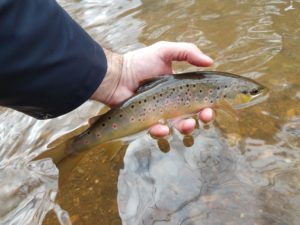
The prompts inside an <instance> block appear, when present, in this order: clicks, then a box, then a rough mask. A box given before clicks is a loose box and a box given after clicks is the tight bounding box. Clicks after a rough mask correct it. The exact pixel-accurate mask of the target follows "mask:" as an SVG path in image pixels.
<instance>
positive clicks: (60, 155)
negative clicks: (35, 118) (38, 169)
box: [33, 138, 74, 165]
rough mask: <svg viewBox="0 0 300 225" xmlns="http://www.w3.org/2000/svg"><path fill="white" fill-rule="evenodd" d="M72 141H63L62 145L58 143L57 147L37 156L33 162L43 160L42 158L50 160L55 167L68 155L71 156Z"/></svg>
mask: <svg viewBox="0 0 300 225" xmlns="http://www.w3.org/2000/svg"><path fill="white" fill-rule="evenodd" d="M73 140H74V138H71V139H69V140H67V141H64V142H63V143H60V144H59V145H57V146H55V147H52V148H50V149H48V150H46V151H44V152H42V153H41V154H40V155H38V156H37V157H36V158H34V159H33V160H39V159H43V158H52V160H53V162H54V163H55V164H56V165H57V164H58V163H59V162H61V161H62V160H63V159H65V158H66V157H67V156H68V155H70V154H72V152H73V149H72V143H73Z"/></svg>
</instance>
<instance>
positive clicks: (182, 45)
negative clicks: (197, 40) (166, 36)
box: [157, 41, 213, 66]
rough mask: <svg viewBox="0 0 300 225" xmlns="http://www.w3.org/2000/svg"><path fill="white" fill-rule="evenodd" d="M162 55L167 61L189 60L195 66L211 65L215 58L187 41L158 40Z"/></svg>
mask: <svg viewBox="0 0 300 225" xmlns="http://www.w3.org/2000/svg"><path fill="white" fill-rule="evenodd" d="M157 45H158V47H159V49H160V53H161V57H162V58H163V60H164V61H166V62H172V61H187V62H189V63H190V64H192V65H194V66H210V65H211V64H212V63H213V60H212V59H211V58H210V57H208V56H207V55H205V54H204V53H203V52H202V51H201V50H200V49H199V48H198V47H197V46H196V45H194V44H192V43H186V42H166V41H162V42H158V43H157Z"/></svg>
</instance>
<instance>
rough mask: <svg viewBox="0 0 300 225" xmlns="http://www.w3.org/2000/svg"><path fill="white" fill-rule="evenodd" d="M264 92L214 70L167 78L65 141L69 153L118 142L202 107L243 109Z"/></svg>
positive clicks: (252, 83)
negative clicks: (227, 106) (226, 106)
mask: <svg viewBox="0 0 300 225" xmlns="http://www.w3.org/2000/svg"><path fill="white" fill-rule="evenodd" d="M266 93H267V89H266V88H265V87H263V86H262V85H260V84H259V83H257V82H255V81H253V80H251V79H248V78H244V77H241V76H237V75H233V74H229V73H223V72H213V71H203V72H193V73H184V74H176V75H167V76H162V77H160V78H156V79H155V80H154V81H152V82H148V83H147V84H145V85H144V86H142V87H141V88H139V90H138V91H137V94H136V95H134V96H133V97H131V98H130V99H128V100H127V101H125V102H124V103H123V104H121V105H119V106H118V107H115V108H112V109H111V110H110V111H108V112H107V113H106V114H104V115H101V116H98V118H97V120H95V119H93V123H92V124H91V126H90V128H88V129H87V130H86V131H85V132H83V133H82V134H80V135H78V136H76V137H74V138H72V139H71V140H69V141H68V145H67V147H68V148H69V150H68V153H70V152H76V151H82V150H84V149H86V148H90V147H93V146H95V145H98V144H100V143H105V142H109V141H111V140H115V139H120V138H123V137H126V136H129V135H132V134H135V133H138V132H140V131H143V130H145V129H147V128H149V127H150V126H151V125H154V124H157V123H159V121H160V120H161V119H165V120H167V119H171V118H176V117H179V116H183V115H192V114H194V113H197V112H198V111H199V110H201V109H202V108H204V107H211V108H216V107H222V106H223V105H224V104H226V105H230V106H231V107H233V108H236V109H238V108H245V107H248V106H250V105H253V104H256V103H257V102H259V101H261V100H263V99H264V98H263V96H266Z"/></svg>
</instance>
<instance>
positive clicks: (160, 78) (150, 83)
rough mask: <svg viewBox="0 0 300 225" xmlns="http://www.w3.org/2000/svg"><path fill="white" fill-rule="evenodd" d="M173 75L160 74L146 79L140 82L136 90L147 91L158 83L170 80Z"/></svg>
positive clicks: (137, 91)
mask: <svg viewBox="0 0 300 225" xmlns="http://www.w3.org/2000/svg"><path fill="white" fill-rule="evenodd" d="M171 77H172V76H171V75H163V76H158V77H154V78H151V79H147V80H144V81H142V83H141V84H140V86H139V88H138V89H137V90H136V93H141V92H144V91H147V90H149V89H151V88H153V87H155V86H156V85H158V84H161V83H163V82H165V81H167V80H169V79H170V78H171Z"/></svg>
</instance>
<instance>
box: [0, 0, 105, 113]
mask: <svg viewBox="0 0 300 225" xmlns="http://www.w3.org/2000/svg"><path fill="white" fill-rule="evenodd" d="M0 27H1V29H0V40H1V51H0V68H1V69H0V105H2V106H6V107H10V108H14V109H16V110H19V111H22V112H24V113H26V114H29V115H31V116H34V117H36V118H39V119H43V118H52V117H56V116H59V115H62V114H64V113H67V112H69V111H71V110H73V109H75V108H76V107H78V106H79V105H81V104H82V103H83V102H85V101H86V100H87V99H88V98H90V97H91V96H92V95H93V93H94V92H95V90H96V89H97V88H98V86H99V85H100V83H101V82H102V80H103V78H104V76H105V73H106V69H107V62H106V57H105V55H104V53H103V50H102V48H101V47H100V46H99V45H98V44H97V43H96V42H95V41H94V40H92V38H90V36H89V35H88V34H87V33H86V32H85V31H84V30H83V29H82V28H81V27H80V26H79V25H78V24H76V22H75V21H73V20H72V19H71V18H70V17H69V16H68V14H67V13H66V12H65V11H64V10H63V9H62V8H61V7H60V6H59V5H58V4H57V3H56V2H55V1H54V0H2V1H1V2H0Z"/></svg>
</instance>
